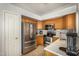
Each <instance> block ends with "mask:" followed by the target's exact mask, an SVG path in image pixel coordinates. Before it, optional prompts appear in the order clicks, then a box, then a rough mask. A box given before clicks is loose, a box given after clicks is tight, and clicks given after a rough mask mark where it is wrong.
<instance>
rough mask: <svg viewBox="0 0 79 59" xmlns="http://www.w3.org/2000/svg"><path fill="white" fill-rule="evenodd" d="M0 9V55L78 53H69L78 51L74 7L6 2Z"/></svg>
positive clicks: (77, 30) (76, 12)
mask: <svg viewBox="0 0 79 59" xmlns="http://www.w3.org/2000/svg"><path fill="white" fill-rule="evenodd" d="M54 5H55V6H54ZM0 7H1V8H0V11H1V12H0V19H1V20H0V21H1V25H2V26H0V27H1V31H0V32H1V33H0V46H1V48H0V55H1V56H3V55H4V56H17V55H18V56H68V55H67V54H66V52H70V53H71V54H75V55H77V54H78V53H76V52H74V53H72V52H73V51H74V50H76V49H78V48H79V46H78V42H79V41H77V42H75V41H76V37H77V35H76V34H78V33H79V25H78V23H79V20H78V14H79V13H78V10H77V4H75V3H72V4H70V3H67V4H64V3H63V4H62V3H55V4H54V3H51V4H49V3H47V4H46V3H39V4H38V3H37V4H31V3H30V4H27V3H20V4H18V3H11V4H9V3H8V4H0ZM68 32H69V33H71V34H73V35H70V34H68ZM75 32H77V33H75ZM74 33H75V34H74ZM70 39H72V40H70ZM73 39H75V40H73ZM68 40H69V41H68ZM71 41H72V42H71ZM70 42H71V43H70ZM76 43H77V48H76V46H75V45H76ZM70 46H71V47H70ZM67 48H68V49H70V50H71V49H72V50H73V51H70V50H68V49H67ZM66 50H67V51H66Z"/></svg>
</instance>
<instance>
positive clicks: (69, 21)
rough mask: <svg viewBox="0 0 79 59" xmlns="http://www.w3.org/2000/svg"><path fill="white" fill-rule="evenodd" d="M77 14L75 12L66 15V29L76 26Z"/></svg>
mask: <svg viewBox="0 0 79 59" xmlns="http://www.w3.org/2000/svg"><path fill="white" fill-rule="evenodd" d="M75 16H76V14H75V13H73V14H69V15H67V16H65V17H66V19H65V22H64V23H65V25H66V29H75V28H76V17H75Z"/></svg>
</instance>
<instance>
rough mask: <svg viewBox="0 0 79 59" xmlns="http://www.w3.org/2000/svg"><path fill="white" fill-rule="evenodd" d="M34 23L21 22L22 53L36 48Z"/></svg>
mask: <svg viewBox="0 0 79 59" xmlns="http://www.w3.org/2000/svg"><path fill="white" fill-rule="evenodd" d="M35 37H36V25H35V24H32V23H26V22H22V54H26V53H28V52H30V51H31V50H33V49H35V48H36V44H35Z"/></svg>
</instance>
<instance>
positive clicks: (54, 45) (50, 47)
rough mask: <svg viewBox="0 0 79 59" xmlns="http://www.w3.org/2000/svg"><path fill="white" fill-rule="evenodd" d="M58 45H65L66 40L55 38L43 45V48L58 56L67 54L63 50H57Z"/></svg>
mask: <svg viewBox="0 0 79 59" xmlns="http://www.w3.org/2000/svg"><path fill="white" fill-rule="evenodd" d="M59 47H66V40H60V39H57V40H56V41H55V42H53V43H51V44H50V45H48V46H47V47H45V48H44V50H46V51H49V52H51V53H54V54H56V55H58V56H67V54H66V53H65V52H63V51H61V50H59Z"/></svg>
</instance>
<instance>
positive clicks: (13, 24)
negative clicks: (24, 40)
mask: <svg viewBox="0 0 79 59" xmlns="http://www.w3.org/2000/svg"><path fill="white" fill-rule="evenodd" d="M4 18H5V54H6V55H9V56H10V55H11V56H14V55H15V56H17V55H21V52H20V51H21V43H20V40H21V39H20V37H21V36H20V33H21V32H20V24H21V22H20V18H19V16H18V15H15V14H11V13H4Z"/></svg>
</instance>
